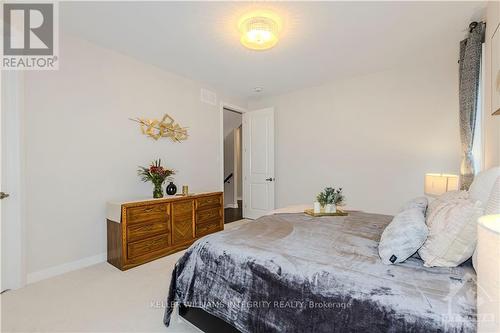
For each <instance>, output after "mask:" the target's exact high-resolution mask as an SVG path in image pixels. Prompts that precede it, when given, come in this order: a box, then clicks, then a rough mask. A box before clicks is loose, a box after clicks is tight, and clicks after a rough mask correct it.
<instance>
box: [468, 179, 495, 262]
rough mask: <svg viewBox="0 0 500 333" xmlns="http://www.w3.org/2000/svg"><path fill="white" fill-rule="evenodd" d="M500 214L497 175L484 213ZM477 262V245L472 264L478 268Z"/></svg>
mask: <svg viewBox="0 0 500 333" xmlns="http://www.w3.org/2000/svg"><path fill="white" fill-rule="evenodd" d="M492 214H500V177H497V180H496V181H495V184H494V185H493V189H492V190H491V193H490V198H489V199H488V203H487V204H486V208H485V209H484V215H492ZM476 262H477V247H476V249H475V250H474V254H473V255H472V266H474V269H476Z"/></svg>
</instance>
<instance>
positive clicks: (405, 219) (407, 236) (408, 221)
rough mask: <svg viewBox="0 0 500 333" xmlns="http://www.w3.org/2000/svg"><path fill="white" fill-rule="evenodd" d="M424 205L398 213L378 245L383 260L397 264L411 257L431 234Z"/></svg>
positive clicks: (388, 263) (386, 262) (389, 263)
mask: <svg viewBox="0 0 500 333" xmlns="http://www.w3.org/2000/svg"><path fill="white" fill-rule="evenodd" d="M424 212H425V211H422V207H416V208H409V209H407V210H404V211H402V212H401V213H399V214H398V215H396V216H395V217H394V218H393V219H392V222H391V223H389V225H388V226H387V227H386V228H385V230H384V232H383V233H382V237H381V238H380V243H379V245H378V253H379V255H380V258H381V259H382V262H383V263H384V264H387V265H391V264H397V263H400V262H403V261H405V260H406V259H408V258H409V257H411V256H412V255H413V254H414V253H415V252H417V251H418V249H419V248H420V247H421V246H422V244H424V242H425V240H426V239H427V235H428V234H429V229H428V228H427V225H426V224H425V215H424Z"/></svg>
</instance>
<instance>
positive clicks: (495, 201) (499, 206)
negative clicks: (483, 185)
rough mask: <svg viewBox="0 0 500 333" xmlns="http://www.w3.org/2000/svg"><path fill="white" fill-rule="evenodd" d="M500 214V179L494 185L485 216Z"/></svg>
mask: <svg viewBox="0 0 500 333" xmlns="http://www.w3.org/2000/svg"><path fill="white" fill-rule="evenodd" d="M492 214H500V177H497V180H496V181H495V183H494V184H493V188H492V189H491V193H490V198H489V199H488V203H487V204H486V207H485V209H484V215H492Z"/></svg>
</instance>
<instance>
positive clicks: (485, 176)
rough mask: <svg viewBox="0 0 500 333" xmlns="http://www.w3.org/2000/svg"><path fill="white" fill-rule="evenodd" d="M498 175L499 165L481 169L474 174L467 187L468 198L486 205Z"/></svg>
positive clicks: (483, 205) (499, 172) (499, 171)
mask: <svg viewBox="0 0 500 333" xmlns="http://www.w3.org/2000/svg"><path fill="white" fill-rule="evenodd" d="M498 177H500V167H494V168H491V169H488V170H485V171H482V172H480V173H478V174H477V175H476V177H475V178H474V181H473V182H472V184H471V185H470V188H469V198H470V199H472V200H478V201H480V202H481V205H482V207H483V208H484V207H486V204H487V202H488V199H489V197H490V194H491V190H492V189H493V184H494V183H495V180H496V179H497V178H498Z"/></svg>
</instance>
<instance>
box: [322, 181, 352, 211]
mask: <svg viewBox="0 0 500 333" xmlns="http://www.w3.org/2000/svg"><path fill="white" fill-rule="evenodd" d="M316 200H317V201H318V202H319V204H320V205H321V207H323V209H324V211H325V213H335V212H336V211H337V206H342V205H343V204H344V200H345V197H344V194H343V193H342V188H339V189H335V188H333V187H325V189H324V191H323V192H320V193H319V194H318V196H317V197H316Z"/></svg>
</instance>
